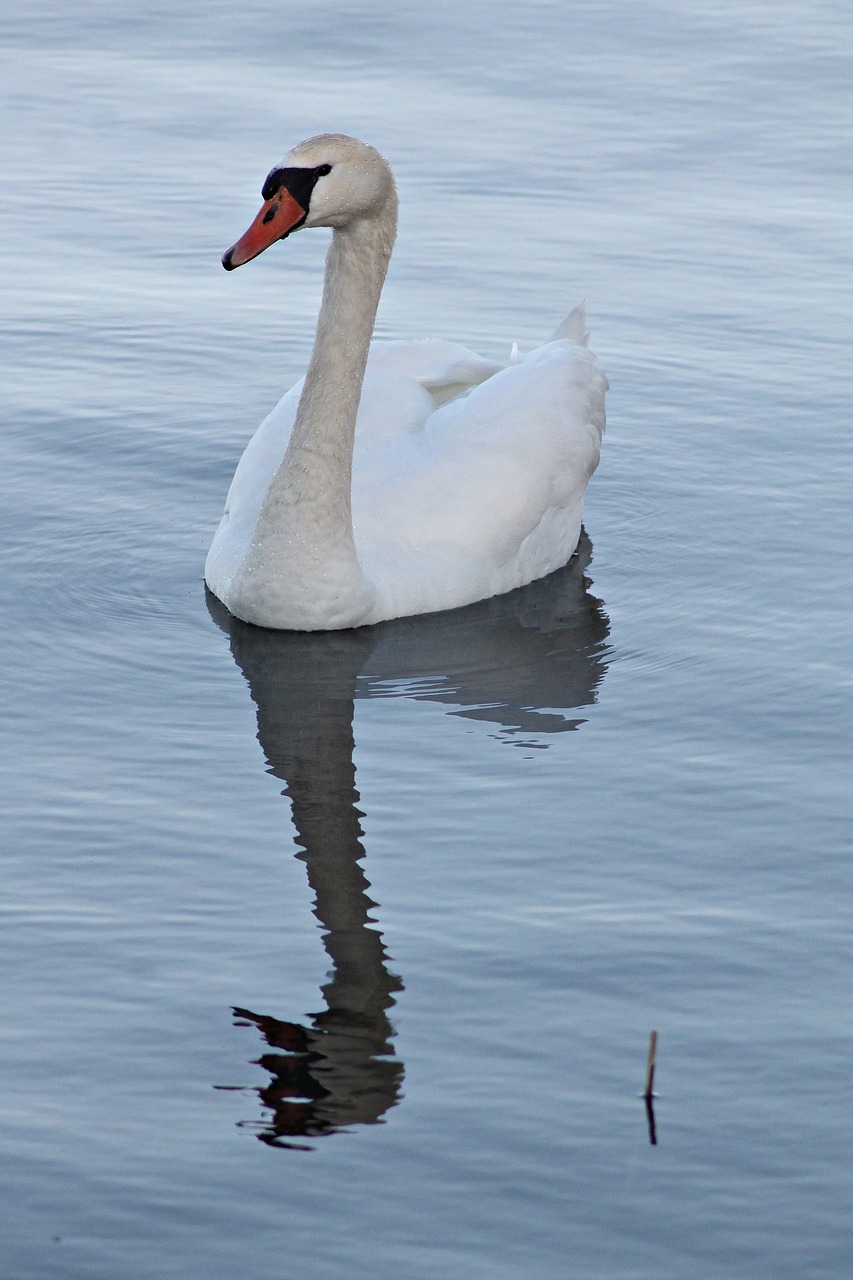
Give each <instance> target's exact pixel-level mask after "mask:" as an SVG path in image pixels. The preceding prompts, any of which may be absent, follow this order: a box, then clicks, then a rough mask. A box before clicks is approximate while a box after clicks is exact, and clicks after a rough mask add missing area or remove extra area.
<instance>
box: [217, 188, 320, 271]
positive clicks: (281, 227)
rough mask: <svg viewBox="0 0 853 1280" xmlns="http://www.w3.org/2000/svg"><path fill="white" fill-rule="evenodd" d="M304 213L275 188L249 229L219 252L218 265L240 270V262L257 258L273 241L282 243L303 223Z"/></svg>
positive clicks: (284, 192) (286, 193) (280, 190)
mask: <svg viewBox="0 0 853 1280" xmlns="http://www.w3.org/2000/svg"><path fill="white" fill-rule="evenodd" d="M307 212H308V210H307V209H303V208H302V205H301V204H300V203H299V201H298V200H294V198H293V196H292V195H291V194H290V192H289V191H288V190H287V188H286V187H279V189H278V191H277V192H276V193H275V195H274V196H273V198H272V200H267V201H265V203H264V204H263V205H262V206H261V208H260V211H259V213H258V216H257V217H256V218H255V221H254V222H253V223H252V225H251V226H250V227H249V230H248V231H245V232H244V233H243V235H241V237H240V239H239V240H238V241H237V243H236V244H232V246H231V248H230V249H226V251H225V253H223V255H222V265H223V267H224V268H225V270H226V271H233V270H234V268H235V267H242V265H243V263H244V262H250V261H251V259H252V258H257V256H258V254H259V253H263V251H264V249H268V248H269V246H270V245H271V244H272V243H273V242H274V241H275V240H283V239H284V237H285V236H286V235H288V234H289V233H290V232H291V231H293V230H294V229H295V228H296V227H298V226H299V224H300V222H302V221H304V219H305V217H306V215H307Z"/></svg>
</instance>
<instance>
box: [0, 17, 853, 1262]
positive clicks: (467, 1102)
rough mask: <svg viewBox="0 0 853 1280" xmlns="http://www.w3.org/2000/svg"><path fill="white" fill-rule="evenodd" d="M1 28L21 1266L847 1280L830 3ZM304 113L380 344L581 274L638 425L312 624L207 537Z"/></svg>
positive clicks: (557, 307)
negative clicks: (478, 529)
mask: <svg viewBox="0 0 853 1280" xmlns="http://www.w3.org/2000/svg"><path fill="white" fill-rule="evenodd" d="M291 10H292V12H291ZM2 33H3V38H2V44H1V45H0V47H2V54H0V68H1V73H0V84H2V91H1V92H2V97H3V104H4V119H5V127H4V130H3V136H2V141H0V152H2V172H3V183H2V188H0V222H2V227H3V231H4V239H5V244H6V254H5V260H4V268H3V276H4V289H3V307H2V317H1V318H0V329H1V330H2V340H3V352H4V357H3V375H2V390H0V397H2V399H1V400H0V403H2V418H3V430H2V474H3V480H4V483H3V501H4V508H5V510H4V515H3V520H2V527H0V538H2V544H3V551H2V554H3V565H4V572H3V575H2V609H3V624H4V625H3V628H2V636H3V641H2V642H3V648H4V652H3V657H2V668H0V669H2V673H3V678H4V686H5V713H4V726H5V730H6V732H5V733H4V735H3V745H2V753H3V756H2V763H3V766H4V776H5V778H6V780H7V791H6V803H5V816H6V829H7V835H6V840H5V845H4V863H3V897H2V908H1V909H2V931H0V960H2V972H3V981H2V984H0V1007H1V1008H2V1014H0V1062H2V1068H0V1073H1V1074H0V1078H2V1089H0V1115H1V1116H2V1129H3V1133H4V1138H5V1143H4V1146H5V1158H4V1160H3V1163H2V1174H0V1233H2V1248H0V1252H2V1257H3V1264H2V1273H3V1277H4V1280H42V1278H45V1280H47V1278H56V1280H65V1278H68V1280H71V1278H74V1280H76V1278H77V1277H80V1278H81V1280H82V1278H83V1277H85V1278H86V1280H101V1278H103V1280H115V1277H116V1276H127V1277H131V1278H132V1280H149V1278H151V1280H154V1278H155V1277H156V1278H157V1280H162V1278H163V1277H172V1276H174V1277H181V1278H182V1280H187V1278H191V1280H194V1278H196V1277H199V1278H201V1277H204V1278H205V1280H233V1277H235V1276H238V1275H239V1276H246V1277H279V1276H280V1277H285V1276H294V1275H303V1276H306V1277H311V1280H343V1278H345V1277H361V1276H371V1277H379V1278H381V1280H385V1278H386V1277H387V1278H390V1277H394V1278H395V1280H396V1278H397V1277H407V1278H412V1280H427V1278H431V1277H434V1276H448V1277H453V1278H454V1280H455V1278H457V1277H458V1278H461V1280H469V1278H474V1277H476V1278H480V1277H489V1278H492V1277H495V1278H497V1280H518V1278H520V1277H521V1278H531V1277H532V1278H534V1280H546V1278H547V1280H551V1278H552V1277H553V1278H555V1280H556V1278H562V1277H570V1278H572V1280H623V1278H627V1277H630V1278H631V1280H647V1278H648V1280H652V1278H653V1277H654V1280H684V1277H688V1276H690V1277H701V1280H717V1278H721V1280H722V1278H724V1277H725V1278H726V1280H752V1278H755V1280H765V1278H766V1277H770V1276H772V1277H774V1280H778V1278H779V1277H783V1278H786V1277H790V1278H791V1280H794V1278H796V1280H803V1277H809V1278H811V1277H847V1276H849V1275H850V1271H851V1256H853V1217H851V1198H853V1164H851V1157H850V1152H851V1149H853V1104H851V1079H852V1078H853V1075H851V1063H853V1021H851V979H853V945H851V944H853V928H851V901H853V895H851V888H853V886H851V859H850V843H849V832H850V817H851V812H850V810H851V804H850V770H849V748H850V740H851V737H850V735H851V699H850V691H851V676H850V671H851V643H850V641H851V634H850V626H849V620H850V609H849V606H850V574H851V563H850V561H851V550H850V548H851V538H852V537H853V507H852V506H851V501H850V492H851V478H853V477H851V472H853V466H851V462H853V457H852V456H851V455H853V449H852V448H851V429H850V428H851V421H850V405H851V391H853V377H851V362H850V341H851V336H853V334H851V330H853V324H851V292H850V281H851V268H853V263H851V257H853V252H851V250H853V239H852V238H851V217H850V194H851V187H850V137H851V125H853V101H852V99H853V91H851V84H853V65H851V63H853V56H852V55H853V19H851V12H850V6H849V4H848V3H846V0H799V2H792V0H774V2H773V3H769V2H768V3H763V2H755V3H753V2H750V0H746V2H745V3H744V2H738V3H736V2H735V0H696V3H694V4H692V5H689V6H686V5H683V4H680V3H675V0H659V2H658V3H652V2H651V0H639V2H638V3H634V2H633V0H579V3H577V4H572V5H566V4H553V3H547V2H545V0H542V2H540V3H530V4H527V5H524V6H518V5H510V4H508V3H499V2H498V0H474V2H473V3H471V4H469V5H467V6H460V5H451V4H449V3H447V0H436V2H435V3H432V4H430V5H428V6H423V5H420V4H414V3H411V2H406V0H403V2H397V3H394V4H391V3H388V2H387V0H383V2H381V3H380V2H378V0H373V2H371V0H367V2H366V3H365V2H362V0H359V3H358V4H356V3H351V4H346V3H342V2H340V0H329V2H328V3H325V4H320V3H317V2H316V0H313V2H312V0H304V2H303V3H302V4H301V5H300V6H298V8H297V9H295V10H293V7H292V6H282V5H274V4H272V3H271V2H270V0H246V3H245V4H243V5H238V6H235V5H225V4H217V3H202V2H201V0H177V4H175V5H165V4H156V5H150V6H142V7H141V8H139V7H136V8H127V9H121V8H120V9H119V10H118V11H116V7H115V6H114V5H113V4H107V3H106V0H100V2H99V0H82V4H75V5H72V4H71V3H70V2H69V0H55V2H53V3H52V2H51V0H42V2H40V3H38V4H37V5H36V6H35V8H34V9H28V10H26V13H25V11H24V9H22V8H21V7H20V6H17V7H14V6H12V5H10V4H6V5H5V6H4V12H3V16H2ZM326 129H329V130H343V131H346V132H350V133H355V134H358V135H360V136H363V137H365V138H366V139H368V140H369V141H371V142H373V143H374V144H376V145H377V146H379V147H380V149H382V150H383V151H384V152H385V153H386V154H387V155H388V157H389V159H390V160H391V161H392V164H393V165H394V167H395V170H396V173H397V176H398V181H399V186H400V193H401V200H402V221H401V233H400V238H399V242H398V247H397V252H396V255H395V258H394V262H393V264H392V270H391V274H390V277H389V281H388V286H387V289H386V292H385V296H384V299H383V303H382V307H381V309H380V317H379V332H380V333H381V334H382V335H384V336H427V335H435V336H443V337H448V338H453V339H456V340H461V341H463V342H466V343H468V344H469V345H471V346H473V347H474V348H475V349H478V350H480V351H482V352H483V353H484V354H486V355H489V356H496V357H497V356H502V355H504V354H506V352H507V351H508V350H509V347H510V345H511V343H512V342H513V341H517V342H518V343H519V344H520V345H521V347H522V348H529V347H530V346H532V345H534V344H535V343H537V342H539V341H541V340H543V339H544V338H545V337H547V335H548V334H549V333H550V332H551V331H552V330H553V328H554V327H555V325H556V324H557V323H558V322H559V321H560V320H561V319H562V317H563V316H564V315H565V314H566V313H567V312H568V311H569V310H570V309H571V307H572V306H574V305H575V303H576V302H578V301H580V300H582V299H584V298H585V299H586V300H587V305H588V312H589V321H590V327H591V330H592V345H593V346H594V348H595V350H596V351H597V352H598V354H599V356H600V357H601V360H602V362H603V364H604V366H605V368H606V370H607V372H608V374H609V377H610V380H611V392H610V397H609V401H608V415H609V426H608V434H607V437H606V440H605V448H604V453H603V458H602V464H601V467H600V470H599V472H598V474H597V476H596V477H595V479H594V481H593V483H592V486H591V488H590V492H589V498H588V502H587V510H586V530H587V535H588V536H587V538H586V539H585V540H584V543H583V545H582V547H581V555H580V556H579V557H577V558H576V559H575V560H574V561H573V562H572V563H571V564H570V565H569V566H568V567H567V568H566V569H565V570H564V571H562V572H561V573H559V574H557V575H555V577H554V578H552V579H549V580H547V581H545V582H543V583H539V584H536V585H535V586H533V587H531V588H530V589H528V590H527V591H522V592H519V593H515V594H514V595H512V596H507V597H505V598H503V599H501V600H495V601H492V602H488V603H486V604H483V605H480V606H475V607H472V608H471V609H469V610H463V611H459V612H457V613H453V614H444V615H440V616H436V617H432V618H429V619H422V620H414V621H413V620H409V621H405V622H399V623H392V624H388V625H384V626H381V627H378V628H375V629H368V630H365V631H362V632H358V633H349V634H341V635H335V636H325V637H324V636H313V637H304V636H302V637H299V636H284V635H274V634H270V633H264V632H260V631H254V630H253V629H251V628H248V627H245V626H243V625H237V624H233V623H232V622H231V620H230V619H229V617H228V615H227V614H225V613H224V612H223V611H222V610H221V608H219V607H217V605H216V602H215V601H208V600H206V598H205V593H204V589H203V585H202V566H203V562H204V557H205V553H206V550H207V546H208V544H209V541H210V538H211V536H212V533H213V530H214V528H215V526H216V523H217V521H218V519H219V516H220V513H221V509H222V505H223V502H224V497H225V492H226V489H227V486H228V483H229V480H230V477H231V474H232V472H233V468H234V465H235V463H236V461H237V458H238V456H239V454H240V451H241V449H242V447H243V445H244V443H245V442H246V440H247V439H248V437H249V435H250V434H251V433H252V431H253V430H254V428H255V426H256V425H257V424H258V422H259V421H260V419H261V418H262V417H263V416H264V414H265V413H266V412H267V410H268V409H269V408H270V407H271V405H272V404H273V403H274V402H275V400H276V399H277V397H278V396H279V394H280V393H281V392H282V391H283V390H284V389H285V388H286V387H287V386H289V385H290V383H291V382H293V381H294V380H295V379H296V378H297V377H298V376H299V375H300V374H301V372H302V370H303V369H304V366H305V363H306V360H307V356H308V353H309V350H310V345H311V341H312V337H313V324H314V319H315V316H316V311H317V307H318V304H319V297H320V287H321V274H322V260H323V256H324V253H325V247H326V239H325V235H324V234H323V233H319V232H318V233H315V234H311V235H308V234H306V235H305V236H304V237H303V236H299V237H296V238H295V239H293V240H290V241H288V243H287V245H282V246H280V247H279V248H278V249H277V250H273V251H271V252H270V253H268V254H266V255H265V256H264V258H263V259H262V260H261V261H260V262H258V263H256V264H253V265H252V266H251V267H250V268H247V269H246V270H245V271H241V272H238V273H236V274H235V275H234V276H227V275H226V274H225V273H224V272H223V271H222V269H221V267H220V265H219V255H220V254H221V252H222V251H223V249H224V248H225V247H226V246H228V245H229V244H231V243H232V241H233V240H234V238H235V236H236V235H237V234H238V233H239V232H241V231H242V230H243V229H244V227H245V226H246V225H247V220H248V218H249V217H251V216H253V215H254V213H255V211H256V208H257V204H258V193H259V189H260V184H261V182H262V180H263V177H264V176H265V174H266V172H267V170H268V169H269V168H270V167H271V165H272V164H273V163H274V162H276V161H277V160H278V159H279V158H280V157H281V155H282V154H283V152H284V151H285V150H286V149H287V148H288V147H289V146H291V145H292V144H293V143H294V142H296V141H298V140H299V139H301V138H302V137H305V136H308V135H310V134H313V133H316V132H319V131H322V130H326ZM652 1029H656V1030H658V1032H659V1035H660V1040H659V1058H658V1069H657V1076H656V1091H657V1094H658V1097H657V1098H656V1101H655V1107H654V1121H655V1132H654V1136H655V1138H656V1142H655V1143H654V1144H653V1143H652V1142H651V1140H650V1139H651V1136H652V1135H651V1132H650V1126H649V1118H648V1117H647V1114H646V1110H645V1107H644V1104H643V1102H642V1099H641V1098H640V1096H639V1095H640V1094H641V1092H642V1087H643V1077H644V1069H645V1057H646V1049H647V1044H648V1037H649V1032H650V1031H651V1030H652Z"/></svg>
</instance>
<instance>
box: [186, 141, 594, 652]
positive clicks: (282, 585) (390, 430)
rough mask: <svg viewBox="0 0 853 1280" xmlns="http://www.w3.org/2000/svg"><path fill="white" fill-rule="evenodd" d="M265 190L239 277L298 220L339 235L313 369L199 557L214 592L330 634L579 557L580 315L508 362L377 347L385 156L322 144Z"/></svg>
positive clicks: (582, 477)
mask: <svg viewBox="0 0 853 1280" xmlns="http://www.w3.org/2000/svg"><path fill="white" fill-rule="evenodd" d="M262 194H263V198H264V204H263V206H262V208H261V210H260V212H259V213H258V215H257V217H256V218H255V220H254V222H253V223H252V225H251V226H250V227H249V229H248V231H246V233H245V234H244V235H243V236H242V237H241V238H240V239H239V240H238V241H237V242H236V244H234V245H232V247H231V248H230V249H229V250H228V251H227V252H226V253H225V255H224V256H223V259H222V265H223V266H224V267H225V268H226V270H228V271H231V270H233V269H234V268H235V267H239V266H241V265H242V264H243V263H245V262H248V261H249V260H250V259H251V258H254V257H257V255H258V254H259V253H261V252H262V251H263V250H264V249H266V248H267V247H268V246H269V245H271V244H272V243H273V241H274V240H283V239H284V238H285V237H286V236H288V235H289V234H290V233H291V232H293V231H295V230H297V229H298V228H301V227H331V228H332V229H333V230H332V239H331V245H330V247H329V252H328V257H327V260H326V276H325V283H324V287H323V301H322V305H321V308H320V316H319V320H318V323H317V336H316V340H315V343H314V350H313V352H312V354H311V359H310V362H309V365H308V371H307V373H306V375H305V378H304V380H303V382H302V383H300V384H297V386H295V387H293V388H292V390H290V391H289V392H288V393H287V394H286V395H285V396H284V397H283V399H282V400H281V401H280V402H279V404H278V405H277V406H276V408H275V409H273V411H272V413H271V414H270V415H269V417H268V418H266V419H265V421H264V422H263V423H262V424H261V426H260V427H259V428H258V430H257V432H256V434H255V436H254V437H253V439H252V440H251V441H250V443H249V445H248V447H247V448H246V451H245V453H244V454H243V457H242V458H241V460H240V463H239V465H238V467H237V470H236V472H235V475H234V479H233V481H232V484H231V488H230V490H229V493H228V498H227V501H226V505H225V513H224V515H223V517H222V521H221V523H220V525H219V528H218V530H217V532H216V535H215V536H214V539H213V543H212V545H211V548H210V551H209V553H208V556H207V561H206V564H205V579H206V581H207V584H208V586H209V587H210V589H211V591H212V592H213V594H214V595H215V596H218V598H219V599H220V600H221V601H222V603H223V604H225V605H226V606H227V608H228V609H229V610H230V611H231V612H232V613H233V614H235V615H236V616H237V617H238V618H242V619H243V620H244V621H245V622H251V623H255V624H257V625H258V626H263V627H274V628H279V629H284V630H293V631H317V630H336V629H340V628H345V627H359V626H362V625H364V624H365V623H374V622H381V621H383V620H385V619H388V618H399V617H408V616H410V615H412V614H419V613H430V612H433V611H435V610H438V609H451V608H455V607H457V606H459V605H465V604H470V603H471V602H473V601H475V600H482V599H485V598H487V597H489V596H493V595H499V594H501V593H502V592H505V591H511V590H512V589H513V588H515V587H520V586H524V585H525V584H526V583H528V582H532V581H533V580H534V579H535V578H540V577H543V576H544V575H545V574H547V573H550V572H551V571H552V570H554V569H557V568H559V567H560V566H561V565H563V564H565V563H566V561H567V560H568V559H569V557H570V556H571V554H572V552H573V551H574V550H575V547H576V546H577V541H578V537H579V535H580V527H581V513H582V507H583V497H584V491H585V490H586V486H587V482H588V480H589V478H590V476H591V475H592V473H593V471H594V470H595V468H596V466H597V465H598V456H599V449H600V444H601V435H602V432H603V430H604V392H605V389H606V386H607V381H606V379H605V377H604V375H603V373H602V372H601V371H600V369H599V365H598V362H597V360H596V358H595V356H593V355H592V353H591V352H590V351H588V350H587V348H586V333H585V319H584V314H583V309H582V308H577V309H576V310H575V311H574V312H572V314H571V315H570V316H569V318H568V320H566V321H565V322H564V323H563V324H562V325H561V326H560V328H559V329H558V330H557V332H556V333H555V335H554V337H553V339H552V340H551V341H550V342H548V343H546V344H545V345H544V346H542V347H539V348H538V349H536V350H535V351H532V352H531V353H530V354H529V355H526V356H523V357H521V358H519V357H518V356H514V357H513V359H512V360H511V361H510V363H509V365H508V366H507V367H504V366H503V365H500V364H497V363H495V362H493V361H490V360H485V359H483V358H481V357H480V356H477V355H475V354H474V353H473V352H472V351H469V350H467V349H466V348H465V347H462V346H458V345H457V344H455V343H451V342H444V341H439V340H432V341H429V340H427V341H421V342H385V343H374V344H373V345H371V336H372V333H373V323H374V320H375V317H376V310H377V307H378V305H379V295H380V292H381V289H382V284H383V282H384V279H385V273H386V271H387V268H388V261H389V258H390V256H391V250H392V247H393V243H394V237H395V233H396V225H397V192H396V188H395V185H394V179H393V176H392V174H391V170H390V168H389V166H388V164H387V162H386V161H385V160H384V159H383V157H382V156H381V155H380V154H379V152H378V151H376V150H375V149H374V148H373V147H371V146H368V145H367V144H366V143H364V142H359V141H358V140H357V139H355V138H350V137H346V136H345V135H343V134H324V135H321V136H320V137H316V138H310V139H308V141H306V142H302V143H300V144H299V145H298V146H297V147H295V148H294V149H293V150H292V151H290V152H289V153H288V155H286V156H285V158H284V160H283V162H282V164H281V165H280V166H278V167H276V168H274V169H273V170H272V171H271V172H270V174H269V175H268V177H267V179H266V181H265V183H264V185H263V192H262ZM356 419H358V430H357V431H356Z"/></svg>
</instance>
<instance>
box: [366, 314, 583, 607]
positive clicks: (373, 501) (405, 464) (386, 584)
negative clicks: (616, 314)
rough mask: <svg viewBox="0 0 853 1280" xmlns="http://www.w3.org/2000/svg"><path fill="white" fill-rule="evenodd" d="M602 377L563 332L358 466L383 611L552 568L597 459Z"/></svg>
mask: <svg viewBox="0 0 853 1280" xmlns="http://www.w3.org/2000/svg"><path fill="white" fill-rule="evenodd" d="M606 385H607V384H606V379H605V378H604V375H603V374H602V372H601V370H600V368H599V366H598V361H597V360H596V358H595V356H594V355H593V354H592V353H591V352H590V351H589V350H587V348H586V347H584V346H581V345H579V344H578V342H577V341H572V340H568V339H558V340H556V341H553V342H550V343H548V344H546V345H545V346H543V347H540V348H538V349H537V350H536V351H533V352H531V353H530V354H529V355H527V356H525V357H522V358H521V359H519V360H518V362H517V363H515V364H513V365H511V366H510V367H508V368H506V369H502V370H500V371H498V372H497V373H495V374H493V375H492V376H491V377H488V378H487V379H486V380H485V381H483V382H481V383H480V384H479V385H477V386H475V387H474V388H473V389H471V390H470V392H469V393H468V394H467V395H465V396H463V397H461V398H460V397H457V398H456V399H454V400H452V401H450V402H449V403H446V404H444V405H442V406H440V407H439V408H437V409H436V410H435V411H434V412H433V413H432V414H430V415H429V417H428V418H427V420H426V422H425V424H424V427H423V429H422V430H421V431H420V432H418V433H416V434H410V435H409V436H407V437H405V438H403V437H398V438H397V439H395V440H393V441H386V447H385V449H384V450H383V451H382V452H381V453H379V452H377V453H375V454H372V455H371V456H370V457H369V458H368V459H367V460H366V461H367V463H368V464H369V465H365V466H364V467H362V468H357V469H356V470H355V472H354V476H353V525H354V531H355V537H356V545H357V547H358V552H359V556H360V559H361V562H362V565H363V566H364V569H365V572H366V573H367V575H368V576H369V578H370V580H371V583H372V584H373V586H374V588H375V590H376V592H377V597H378V600H379V605H378V611H377V617H376V618H375V619H372V620H379V618H380V617H393V616H396V615H398V614H406V613H417V612H423V611H429V610H434V609H445V608H453V607H455V606H457V605H459V604H462V603H466V602H468V601H471V600H477V599H482V598H484V597H486V596H490V595H495V594H497V593H498V592H502V591H507V590H511V589H512V588H513V587H517V586H522V585H524V584H525V583H527V582H531V581H533V580H534V579H535V578H538V577H542V576H544V575H545V574H546V573H550V572H551V571H552V570H554V569H556V568H559V567H560V565H562V564H564V563H565V562H566V561H567V560H568V559H569V557H570V556H571V554H572V552H573V551H574V549H575V546H576V545H577V539H578V536H579V534H580V522H581V515H582V509H583V497H584V493H585V490H586V486H587V483H588V481H589V478H590V476H591V475H592V473H593V471H594V470H595V468H596V466H597V465H598V457H599V451H600V445H601V437H602V433H603V430H604V392H605V389H606Z"/></svg>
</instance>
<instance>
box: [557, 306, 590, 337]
mask: <svg viewBox="0 0 853 1280" xmlns="http://www.w3.org/2000/svg"><path fill="white" fill-rule="evenodd" d="M560 339H562V340H563V341H567V342H577V344H578V345H579V346H581V347H585V346H586V345H587V343H588V342H589V334H588V333H587V328H586V304H585V303H583V302H582V303H581V304H580V306H578V307H575V309H574V311H571V312H570V313H569V314H568V315H567V316H566V318H565V320H564V321H563V323H562V324H558V325H557V327H556V329H555V330H554V332H553V333H552V334H551V337H550V338H549V339H548V341H549V342H558V341H560Z"/></svg>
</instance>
